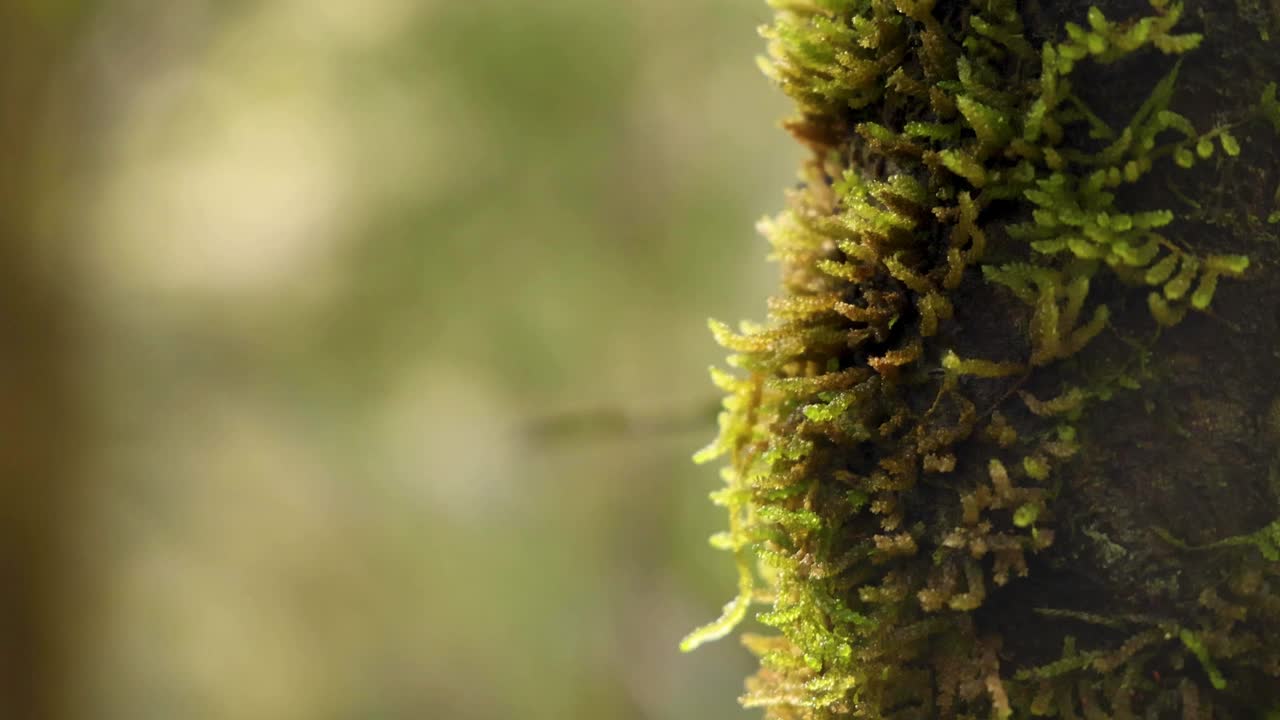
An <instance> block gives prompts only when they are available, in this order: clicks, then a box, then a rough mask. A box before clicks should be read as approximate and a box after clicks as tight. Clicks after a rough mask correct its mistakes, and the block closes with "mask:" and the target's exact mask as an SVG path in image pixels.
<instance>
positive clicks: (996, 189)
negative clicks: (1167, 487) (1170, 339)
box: [683, 0, 1280, 718]
mask: <svg viewBox="0 0 1280 720" xmlns="http://www.w3.org/2000/svg"><path fill="white" fill-rule="evenodd" d="M774 4H775V5H776V6H777V7H778V10H779V13H778V17H777V21H776V22H775V24H774V25H772V26H771V27H769V28H766V29H765V30H764V35H765V37H766V38H768V40H769V48H770V59H769V60H767V61H764V62H763V63H762V64H763V67H764V68H765V71H766V72H767V73H768V74H769V76H770V77H772V78H773V79H774V80H775V81H776V82H777V83H779V84H780V85H781V87H782V88H783V90H784V91H786V93H787V94H788V95H790V96H791V97H792V98H793V99H794V100H795V102H796V104H797V107H798V110H799V115H798V116H797V117H796V118H795V119H793V120H791V121H789V122H788V124H787V126H788V128H789V129H790V131H791V132H792V133H793V134H794V135H795V136H796V137H797V138H799V139H800V140H801V141H803V142H804V143H806V144H807V145H809V146H810V147H811V148H812V149H813V150H814V158H813V160H812V161H810V162H809V163H807V164H806V166H805V167H804V171H803V172H804V180H805V183H804V185H803V187H802V189H800V190H797V191H795V192H793V193H792V196H791V198H790V199H791V208H790V210H788V211H787V212H785V213H783V214H782V215H781V216H780V217H778V218H776V219H773V220H765V221H763V222H762V223H761V229H762V231H763V232H764V234H765V235H766V236H767V237H768V238H769V240H770V242H771V243H772V245H773V249H774V254H775V256H776V258H777V259H778V260H779V261H780V262H781V264H782V266H783V271H784V273H783V292H782V294H781V295H780V296H779V297H776V298H774V299H773V300H771V301H770V322H769V323H768V324H766V325H749V324H748V325H744V326H743V327H742V328H741V330H740V331H737V332H735V331H734V330H732V329H731V328H729V327H728V326H725V325H723V324H720V323H713V324H712V331H713V333H714V334H715V336H716V338H717V340H718V341H719V342H720V343H721V344H723V345H724V346H725V347H726V348H728V349H730V350H731V351H732V352H733V353H735V354H734V355H732V356H731V357H730V359H729V362H730V364H731V365H732V366H734V367H736V368H738V369H739V371H740V372H739V373H737V374H734V373H728V372H723V371H714V372H713V376H714V379H715V381H716V383H717V384H718V385H719V386H720V387H721V388H722V389H723V390H724V391H725V392H726V393H727V394H728V397H727V399H726V400H725V411H724V412H723V413H722V414H721V416H720V425H721V432H720V435H719V438H718V439H717V440H716V442H715V443H713V444H712V445H711V446H710V447H709V448H707V449H706V450H704V451H702V452H701V453H699V455H698V457H697V459H698V460H699V461H708V460H711V459H714V458H717V457H722V456H726V457H728V467H726V468H725V471H724V476H725V480H726V487H725V488H724V489H722V490H720V491H718V492H717V493H715V494H714V495H713V499H714V500H715V501H716V502H717V503H719V504H721V505H724V506H725V507H726V508H728V511H729V518H730V519H729V530H728V532H727V533H722V534H721V535H718V536H716V537H715V538H713V543H714V544H715V545H717V546H718V547H721V548H724V549H727V550H730V551H732V552H734V553H735V555H736V557H737V563H738V569H739V577H740V583H739V594H738V596H737V598H736V599H735V600H734V601H732V602H731V603H730V604H729V605H728V606H726V610H725V613H724V616H723V617H722V618H721V619H720V620H718V621H716V622H715V623H712V624H711V625H708V626H706V627H704V628H702V629H699V630H697V631H695V632H694V633H693V634H691V635H690V636H689V637H688V638H686V639H685V642H684V643H683V647H684V648H685V649H692V648H693V647H696V646H697V645H698V644H700V643H701V642H704V641H707V640H710V639H715V638H719V637H722V636H723V635H725V634H727V633H729V632H730V631H731V630H732V629H733V627H734V626H736V625H737V624H738V623H739V622H740V621H741V620H742V619H744V618H745V617H746V616H747V615H748V611H749V608H750V606H752V605H763V606H768V607H769V608H770V609H769V610H767V611H765V612H762V613H761V614H760V615H759V616H758V618H759V620H760V621H761V622H762V623H763V624H764V625H766V626H770V627H772V628H775V629H776V631H777V633H776V634H773V635H768V636H765V635H748V636H746V637H745V638H744V641H745V642H746V644H747V645H748V647H749V648H750V649H751V650H752V651H753V652H755V653H756V654H757V655H759V657H760V661H761V670H760V672H759V674H758V675H757V676H756V677H754V678H753V679H751V680H750V681H749V682H748V692H747V694H746V696H745V697H744V698H743V702H744V704H746V705H748V706H752V707H765V708H767V709H768V713H769V716H770V717H776V718H826V717H846V718H947V717H988V716H994V717H999V718H1006V717H1013V716H1015V715H1016V716H1018V717H1025V716H1029V715H1036V716H1049V717H1064V718H1072V717H1078V716H1079V715H1080V714H1082V713H1083V714H1084V715H1085V716H1087V717H1103V716H1106V717H1125V716H1135V715H1144V714H1145V715H1147V716H1160V713H1162V712H1173V711H1178V710H1180V711H1181V713H1182V714H1183V715H1185V716H1186V717H1192V718H1194V717H1202V716H1203V717H1208V716H1209V715H1208V714H1207V713H1209V712H1211V710H1207V708H1212V707H1215V706H1219V707H1230V706H1231V704H1232V703H1237V704H1238V703H1244V702H1251V701H1252V699H1250V698H1252V697H1253V696H1251V695H1250V693H1251V692H1253V690H1254V689H1256V688H1257V687H1265V686H1266V684H1267V683H1271V684H1272V685H1273V686H1274V685H1276V684H1280V648H1277V647H1276V646H1275V644H1274V643H1271V645H1270V647H1267V643H1266V640H1265V638H1267V637H1275V636H1276V633H1280V602H1278V601H1277V600H1276V599H1275V595H1273V594H1272V590H1271V588H1272V587H1273V585H1274V584H1275V583H1277V582H1280V571H1278V570H1277V568H1276V567H1274V566H1273V565H1268V564H1266V559H1265V558H1263V557H1261V556H1257V557H1252V556H1251V557H1250V558H1246V559H1243V560H1241V562H1240V565H1239V567H1240V570H1239V572H1238V573H1236V574H1235V575H1233V576H1232V584H1231V589H1230V592H1229V594H1230V597H1229V598H1224V597H1222V596H1220V595H1218V594H1214V595H1212V596H1211V597H1210V596H1204V597H1201V598H1200V602H1199V604H1198V606H1197V607H1198V609H1197V610H1196V611H1195V613H1193V617H1190V618H1187V617H1180V618H1177V619H1170V618H1166V617H1146V616H1133V615H1126V616H1122V617H1109V616H1104V615H1099V614H1096V613H1095V614H1090V613H1085V612H1081V611H1072V610H1067V609H1063V610H1057V611H1055V610H1051V609H1045V608H1041V609H1040V611H1042V612H1044V613H1047V614H1048V616H1053V613H1054V612H1057V613H1059V614H1058V615H1057V616H1055V617H1062V616H1064V615H1063V613H1065V614H1067V615H1070V616H1071V617H1072V618H1073V621H1074V622H1076V623H1077V624H1080V623H1083V624H1084V625H1085V626H1086V628H1087V627H1089V626H1100V627H1105V628H1107V630H1108V633H1107V634H1106V635H1105V636H1100V637H1103V638H1104V639H1105V638H1112V639H1113V641H1111V642H1100V643H1098V644H1097V645H1096V646H1094V647H1089V648H1087V649H1080V648H1077V647H1076V640H1075V639H1073V638H1072V637H1070V636H1064V637H1063V638H1062V639H1061V646H1060V648H1059V649H1055V650H1054V653H1055V654H1057V655H1058V659H1056V660H1052V659H1048V660H1049V661H1047V662H1040V663H1032V662H1030V660H1029V659H1028V658H1015V662H1012V663H1011V662H1010V660H1008V659H1007V658H1008V656H1007V654H1005V653H1002V648H1003V647H1004V646H1005V645H1006V644H1008V643H1009V642H1011V641H1014V640H1016V639H1017V638H1013V637H1010V636H1009V633H1010V632H1012V631H1013V630H1012V629H1011V628H1010V627H1008V626H1005V625H1002V622H1001V620H1000V618H999V617H994V618H993V617H992V614H991V613H987V614H985V615H984V614H983V612H982V611H983V610H984V609H985V608H989V607H992V606H993V603H994V602H995V601H996V599H997V598H1005V599H1006V600H1005V601H1006V602H1007V598H1016V597H1017V593H1018V592H1019V581H1020V579H1022V578H1025V577H1027V576H1028V575H1029V574H1031V572H1032V569H1031V566H1032V561H1033V559H1034V558H1035V556H1036V555H1037V554H1039V553H1043V552H1045V551H1046V550H1047V549H1049V548H1051V547H1052V545H1053V543H1054V538H1055V533H1056V531H1057V530H1058V526H1059V525H1060V524H1061V522H1062V518H1059V517H1057V515H1056V513H1055V500H1056V499H1057V498H1058V496H1059V495H1060V494H1061V493H1062V491H1063V487H1062V482H1061V479H1060V477H1059V476H1060V471H1061V470H1062V469H1063V468H1065V467H1067V466H1069V464H1070V463H1071V462H1072V460H1073V458H1075V457H1076V455H1077V453H1078V451H1079V447H1080V445H1079V442H1078V439H1077V429H1076V426H1077V423H1078V421H1079V419H1080V418H1081V417H1082V415H1083V414H1085V413H1087V412H1088V410H1089V407H1090V406H1092V405H1094V404H1096V403H1099V402H1104V401H1106V400H1108V399H1109V398H1111V397H1112V396H1113V395H1114V394H1115V393H1117V392H1123V391H1124V390H1125V389H1126V388H1132V387H1136V386H1137V384H1138V380H1136V379H1135V378H1134V377H1133V375H1132V374H1131V373H1128V372H1117V373H1112V374H1110V375H1109V376H1107V377H1106V378H1102V379H1098V378H1097V377H1084V376H1083V375H1082V374H1081V373H1080V372H1078V371H1076V370H1075V369H1074V365H1073V363H1074V361H1075V360H1076V359H1077V358H1079V357H1080V356H1082V355H1084V354H1087V351H1088V348H1089V347H1090V344H1091V343H1092V342H1093V341H1094V340H1095V339H1096V338H1097V337H1098V336H1099V335H1100V334H1101V333H1102V332H1103V331H1104V330H1105V329H1106V328H1107V326H1108V323H1109V320H1110V317H1111V310H1110V308H1109V307H1108V306H1107V305H1106V304H1104V303H1102V302H1100V301H1098V300H1096V299H1095V297H1094V295H1095V293H1094V290H1095V288H1096V287H1097V286H1099V285H1102V284H1106V285H1108V286H1110V287H1113V288H1117V289H1116V290H1115V291H1114V292H1112V297H1127V296H1130V295H1136V296H1137V297H1138V298H1140V299H1141V298H1142V297H1144V296H1145V298H1146V305H1147V307H1148V309H1149V313H1150V315H1151V318H1152V321H1151V324H1152V326H1153V327H1161V326H1165V327H1167V326H1172V325H1175V324H1177V323H1179V322H1180V321H1181V320H1182V319H1183V318H1184V317H1185V316H1186V315H1187V314H1188V313H1189V312H1203V311H1208V310H1209V308H1210V306H1211V304H1212V300H1213V296H1214V293H1215V290H1216V288H1217V286H1218V284H1219V281H1220V280H1221V279H1222V278H1237V277H1241V276H1243V275H1244V274H1245V272H1246V271H1247V269H1248V266H1249V260H1248V259H1247V258H1245V257H1243V256H1238V255H1216V254H1208V253H1203V254H1202V253H1200V252H1198V251H1197V250H1196V248H1195V244H1194V243H1193V242H1189V241H1188V239H1187V238H1185V237H1182V236H1181V232H1180V229H1179V227H1178V222H1177V217H1176V215H1175V213H1174V212H1173V211H1172V210H1171V209H1168V208H1162V207H1154V208H1153V207H1131V206H1130V203H1129V202H1124V201H1122V200H1121V198H1122V197H1134V196H1141V194H1140V193H1135V192H1133V191H1135V190H1138V189H1141V188H1144V187H1147V186H1148V185H1150V183H1151V182H1152V180H1153V176H1154V175H1159V174H1165V173H1171V172H1177V171H1178V167H1179V166H1180V167H1184V168H1191V167H1195V166H1197V165H1198V164H1200V163H1203V162H1205V161H1207V160H1209V159H1211V158H1214V157H1215V156H1218V155H1221V156H1222V157H1223V158H1225V159H1226V160H1228V161H1229V160H1230V159H1231V158H1234V157H1236V156H1238V155H1239V154H1240V153H1241V152H1242V149H1241V147H1240V143H1239V141H1238V140H1237V139H1236V138H1235V136H1234V135H1233V134H1232V133H1231V128H1230V127H1227V126H1222V127H1215V128H1211V129H1209V130H1206V131H1200V130H1198V129H1197V128H1196V127H1195V126H1194V125H1193V124H1192V122H1191V121H1190V120H1189V119H1188V118H1187V117H1185V116H1183V115H1181V114H1179V113H1178V112H1176V111H1175V110H1173V109H1172V103H1173V99H1174V97H1175V94H1176V89H1177V79H1178V74H1179V61H1178V60H1177V59H1176V58H1178V57H1180V56H1182V55H1184V54H1185V53H1188V52H1190V51H1192V50H1194V49H1195V48H1196V47H1197V46H1198V45H1199V44H1200V42H1201V37H1200V36H1199V35H1196V34H1190V33H1179V32H1176V31H1175V27H1176V26H1177V24H1178V22H1179V19H1180V16H1181V14H1182V7H1181V5H1180V4H1177V3H1171V2H1163V1H1161V0H1152V3H1151V5H1152V13H1151V14H1150V15H1149V16H1146V17H1140V18H1136V19H1128V20H1125V21H1123V22H1115V21H1112V20H1109V19H1108V18H1106V17H1105V16H1104V15H1103V13H1102V12H1101V11H1099V10H1097V9H1093V10H1091V11H1090V12H1089V13H1088V15H1087V17H1086V18H1084V19H1083V20H1084V21H1085V25H1077V24H1073V23H1069V24H1067V25H1066V26H1065V28H1064V30H1063V37H1062V39H1061V40H1060V41H1056V42H1047V43H1044V44H1043V45H1042V46H1041V47H1039V48H1036V47H1035V46H1034V45H1033V43H1032V42H1031V41H1030V40H1028V39H1027V36H1026V32H1025V31H1024V28H1023V21H1022V18H1021V15H1020V13H1019V11H1018V9H1017V7H1016V4H1015V3H1014V2H1013V1H1012V0H972V2H969V3H962V2H950V3H946V7H945V8H943V7H940V6H935V1H934V0H892V1H891V0H775V2H774ZM1142 56H1154V57H1159V56H1168V57H1169V60H1168V61H1167V62H1168V64H1169V69H1168V71H1167V73H1166V74H1165V75H1164V77H1163V79H1162V80H1161V81H1160V82H1158V83H1157V84H1156V85H1155V86H1154V87H1152V88H1150V89H1149V94H1148V96H1147V98H1146V100H1145V102H1143V103H1142V105H1141V106H1140V107H1139V108H1138V109H1137V111H1136V112H1135V113H1134V114H1133V115H1132V116H1131V117H1130V118H1129V120H1128V121H1127V122H1126V123H1125V124H1124V125H1123V126H1122V127H1121V126H1117V127H1112V126H1111V125H1110V124H1108V122H1106V121H1105V120H1104V119H1103V118H1101V117H1100V116H1099V115H1098V114H1097V113H1095V112H1094V111H1093V110H1092V109H1090V108H1089V107H1088V106H1087V105H1086V104H1085V103H1084V102H1083V101H1082V100H1081V99H1080V97H1079V96H1078V95H1077V94H1076V93H1075V92H1074V90H1073V79H1074V77H1075V75H1076V74H1077V73H1078V71H1079V68H1080V67H1082V66H1084V65H1093V66H1098V65H1111V64H1116V63H1124V62H1128V61H1130V60H1131V59H1134V58H1139V57H1142ZM1272 95H1273V96H1274V93H1273V94H1272ZM1273 96H1272V100H1274V97H1273ZM1264 106H1266V107H1269V106H1268V105H1266V98H1264ZM1269 112H1270V111H1269V110H1266V109H1265V108H1264V113H1267V114H1266V117H1270V114H1269ZM983 293H985V297H992V294H993V293H995V294H1004V296H1005V297H1010V298H1016V301H1017V302H1018V303H1020V304H1021V305H1023V306H1024V307H1025V314H1024V315H1023V316H1022V317H1021V318H1015V319H1011V320H1010V321H1009V324H1010V325H1012V326H1014V327H1017V328H1020V330H1018V332H1017V335H1018V336H1020V338H1021V340H1020V342H1017V343H1014V344H1010V345H1008V346H1007V347H1006V348H1005V350H1004V352H1005V354H1004V355H1003V356H999V357H982V356H976V355H974V354H972V353H971V352H968V350H969V349H970V348H973V347H975V346H980V345H981V344H977V345H975V343H973V342H971V341H970V339H969V338H967V337H966V335H965V327H964V325H963V324H962V323H961V322H959V320H958V316H960V315H961V314H965V313H967V314H969V315H972V314H974V313H975V311H976V312H980V311H981V309H980V308H977V309H975V308H972V307H969V305H972V304H973V303H975V302H978V301H977V300H975V299H974V298H976V297H981V296H984V295H983ZM966 303H968V304H969V305H966ZM1135 356H1138V357H1140V358H1145V357H1146V356H1145V350H1140V351H1136V352H1135ZM1141 362H1145V359H1142V360H1141ZM1032 383H1034V384H1035V385H1036V386H1037V387H1041V388H1049V389H1050V391H1051V393H1052V394H1051V395H1048V396H1046V397H1048V398H1049V399H1040V398H1038V397H1037V396H1036V395H1033V394H1031V393H1030V392H1027V391H1026V390H1025V389H1024V388H1026V387H1031V385H1032ZM1011 416H1014V417H1017V418H1018V421H1017V422H1016V423H1013V422H1011V421H1010V420H1009V419H1008V418H1009V417H1011ZM1268 537H1269V536H1268ZM1254 539H1255V538H1252V537H1251V538H1249V539H1248V541H1245V540H1241V541H1239V542H1235V541H1233V542H1230V543H1226V544H1225V545H1223V546H1222V547H1221V548H1220V549H1221V550H1222V551H1230V552H1245V551H1247V550H1248V549H1249V548H1264V545H1262V544H1259V543H1256V542H1253V540H1254ZM1267 542H1270V540H1268V541H1267ZM1227 546H1230V547H1227ZM1270 547H1271V546H1265V548H1264V551H1265V550H1266V549H1269V548H1270ZM1206 592H1208V591H1206ZM1072 613H1074V614H1072ZM997 615H998V613H997ZM1269 633H1270V635H1269ZM1153 673H1154V676H1153ZM1162 673H1163V675H1162ZM1206 673H1207V674H1206ZM1153 677H1154V678H1155V679H1153ZM1236 680H1240V682H1237V681H1236Z"/></svg>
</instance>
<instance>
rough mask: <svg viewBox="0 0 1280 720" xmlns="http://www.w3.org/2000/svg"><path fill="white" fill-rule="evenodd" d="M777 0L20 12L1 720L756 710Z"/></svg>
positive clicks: (779, 107)
mask: <svg viewBox="0 0 1280 720" xmlns="http://www.w3.org/2000/svg"><path fill="white" fill-rule="evenodd" d="M768 13H769V11H768V9H767V8H766V7H765V5H764V2H763V0H649V1H647V2H629V1H626V0H613V2H605V3H601V2H589V1H588V0H552V1H550V2H534V1H533V0H521V1H517V2H510V0H506V1H502V2H500V1H499V0H470V1H469V2H446V1H445V0H425V2H423V0H369V1H367V2H355V1H354V0H222V1H221V2H213V1H212V0H205V1H203V2H202V1H201V0H169V1H167V2H163V3H157V2H152V1H146V0H98V1H97V2H92V1H91V0H8V1H7V2H5V3H3V9H0V475H2V476H3V477H2V478H0V482H3V492H4V497H3V498H2V499H0V500H2V502H0V505H2V506H3V507H2V508H0V512H3V517H2V518H0V520H2V522H0V534H2V537H0V541H2V543H0V572H2V573H3V577H0V595H2V596H3V597H2V598H0V655H2V657H0V682H3V686H2V688H0V689H2V690H3V692H4V698H3V700H4V702H5V703H6V704H7V707H6V708H3V709H0V716H3V717H6V718H27V717H30V718H45V717H50V718H73V719H76V720H79V719H81V718H86V719H87V718H106V719H108V720H113V719H116V718H119V719H121V720H124V719H126V718H127V719H129V720H150V719H152V718H156V719H160V718H163V719H169V718H183V719H185V720H203V719H209V720H213V719H221V718H232V719H237V720H238V719H242V718H243V719H245V720H257V719H262V720H268V719H270V720H290V719H293V718H298V719H304V718H305V719H312V718H322V719H327V718H334V719H339V718H344V719H345V718H352V719H361V720H363V719H368V720H379V719H384V720H393V719H398V718H414V719H417V718H432V719H435V718H439V719H441V720H453V719H459V720H471V719H476V720H489V719H491V718H492V719H495V720H496V719H498V718H522V719H523V720H538V719H541V718H547V719H551V718H556V719H557V720H564V719H576V718H593V719H594V718H655V719H656V718H670V719H677V718H699V719H700V720H706V719H714V718H746V717H754V716H755V715H756V713H754V712H750V713H749V712H746V711H743V710H740V709H739V708H738V707H737V705H736V698H737V696H738V695H739V694H740V691H741V683H742V679H743V677H744V676H745V675H747V674H749V673H750V671H751V668H752V666H753V665H754V663H753V661H752V660H751V659H750V658H749V657H748V655H747V654H746V652H745V651H744V650H742V649H741V648H740V647H739V646H738V645H737V643H736V642H735V641H733V640H725V641H722V642H720V643H716V644H713V645H710V646H706V647H704V648H702V649H700V650H698V651H697V652H695V653H693V654H690V655H681V654H679V653H678V651H677V649H676V645H677V643H678V641H679V639H680V637H681V636H682V635H683V634H684V633H686V632H687V631H689V630H690V629H692V628H693V627H695V626H696V625H699V624H701V623H703V622H706V621H708V620H711V619H713V618H714V617H715V616H716V615H717V614H718V613H719V609H720V606H721V605H722V604H723V603H724V602H725V601H726V600H728V599H729V598H730V596H731V595H732V594H733V591H734V588H733V585H734V579H733V573H732V568H731V563H730V561H729V558H727V557H725V556H723V554H722V553H719V552H716V551H714V550H713V549H711V548H710V547H709V546H708V545H707V542H706V537H707V536H708V535H710V534H711V533H712V532H714V531H717V530H719V529H720V527H721V525H722V524H723V522H724V518H723V517H722V513H721V511H720V510H719V509H718V508H715V507H713V506H712V505H711V504H710V503H709V502H708V501H707V497H706V496H707V493H708V492H709V491H711V490H713V489H714V488H715V487H717V485H718V484H719V479H718V476H717V474H716V471H715V469H714V468H711V467H701V468H699V467H695V466H693V465H692V464H691V462H690V460H689V457H690V455H691V454H692V452H693V451H694V450H696V449H697V448H698V447H700V446H701V445H703V444H705V443H706V442H708V441H709V440H710V439H711V438H712V436H713V435H714V428H715V423H714V416H715V407H716V404H717V401H718V398H717V396H716V393H715V391H714V389H713V388H712V387H711V385H710V383H709V381H708V380H707V375H706V368H707V366H708V365H710V364H712V363H714V362H717V361H718V360H719V359H720V358H721V357H722V355H723V353H722V352H721V351H720V350H719V349H718V348H717V347H716V346H715V345H714V343H713V342H712V341H711V339H710V336H709V333H708V332H707V330H706V318H707V317H708V316H715V317H718V318H723V319H726V320H730V321H736V320H738V319H740V318H743V317H760V316H762V314H763V299H764V297H765V295H766V294H767V293H768V291H769V290H770V289H771V288H772V287H773V285H774V284H775V277H776V269H775V268H773V267H772V266H769V265H766V264H765V262H764V258H765V256H766V253H767V246H766V243H765V242H764V241H763V240H762V239H761V238H759V237H758V236H757V235H756V234H755V232H754V230H753V224H754V222H755V220H756V219H758V218H759V217H760V216H761V215H763V214H767V213H772V212H774V211H775V210H777V209H778V208H780V207H781V205H782V194H781V190H782V188H783V187H784V186H786V185H787V184H789V182H790V181H791V179H792V178H793V177H794V168H795V167H796V165H797V161H798V159H799V157H800V150H799V148H798V147H796V146H795V145H794V144H793V143H791V142H790V141H789V140H788V139H787V137H786V136H785V134H784V133H783V132H782V131H780V130H778V129H777V121H778V120H779V119H781V118H782V117H783V116H785V115H786V113H787V105H786V103H785V101H784V99H783V98H782V97H781V95H780V94H779V93H777V92H776V91H774V89H772V88H771V87H769V85H768V83H767V82H766V81H765V80H764V78H763V77H761V76H760V75H759V73H758V72H757V70H756V68H755V63H754V56H755V55H757V54H758V53H759V52H761V50H762V47H763V44H762V41H760V40H759V39H758V37H757V36H756V33H755V28H756V27H757V26H758V25H760V24H761V23H763V22H765V21H766V20H767V19H768Z"/></svg>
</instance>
